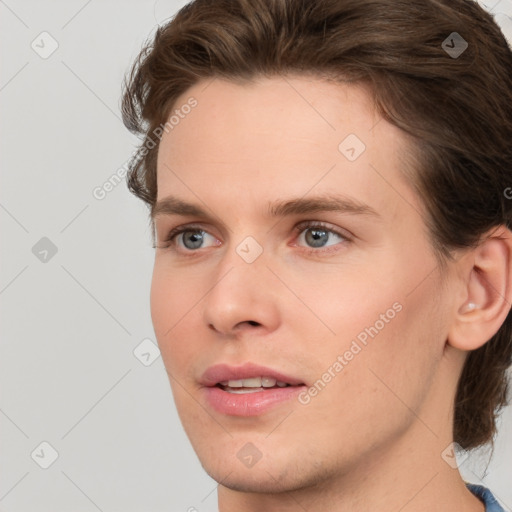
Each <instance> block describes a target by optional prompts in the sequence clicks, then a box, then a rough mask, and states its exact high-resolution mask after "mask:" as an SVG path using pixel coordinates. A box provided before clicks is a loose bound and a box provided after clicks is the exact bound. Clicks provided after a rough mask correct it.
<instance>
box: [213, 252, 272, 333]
mask: <svg viewBox="0 0 512 512" xmlns="http://www.w3.org/2000/svg"><path fill="white" fill-rule="evenodd" d="M272 278H273V279H272ZM203 308H204V309H203V315H204V321H205V323H206V325H207V326H208V328H209V329H212V330H214V331H215V332H217V333H218V334H222V335H224V336H228V337H233V336H239V335H241V334H242V333H244V332H254V333H258V334H267V333H270V332H272V331H275V330H276V329H277V328H278V326H279V323H280V313H279V304H278V295H277V284H276V279H275V277H274V276H273V274H272V272H270V270H269V269H268V268H267V265H266V258H264V257H263V255H262V256H260V257H259V258H258V259H257V260H256V261H253V262H252V263H247V262H246V261H244V260H243V259H242V258H241V257H240V256H239V255H238V254H237V253H236V252H235V251H234V250H232V251H230V254H229V255H227V256H226V257H225V258H224V260H223V262H222V265H219V267H217V273H216V276H215V281H214V283H213V284H212V288H211V291H210V292H209V293H208V294H207V295H206V297H205V300H204V301H203Z"/></svg>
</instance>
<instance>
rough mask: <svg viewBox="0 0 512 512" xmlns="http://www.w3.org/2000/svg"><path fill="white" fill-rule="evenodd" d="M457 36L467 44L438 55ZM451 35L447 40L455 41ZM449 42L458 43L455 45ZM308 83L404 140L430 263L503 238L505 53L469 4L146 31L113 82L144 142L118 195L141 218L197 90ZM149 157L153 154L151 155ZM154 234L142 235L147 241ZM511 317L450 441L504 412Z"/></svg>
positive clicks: (476, 375) (344, 5) (201, 10)
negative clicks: (346, 97) (159, 165)
mask: <svg viewBox="0 0 512 512" xmlns="http://www.w3.org/2000/svg"><path fill="white" fill-rule="evenodd" d="M454 32H456V33H457V34H459V35H460V36H462V38H463V39H464V40H465V41H466V42H467V43H468V47H467V49H466V50H465V51H464V52H463V53H462V54H460V55H458V56H454V55H449V54H448V52H447V51H446V50H445V49H446V43H444V44H443V42H444V41H445V40H446V41H447V43H448V46H449V47H453V46H454V44H455V43H454V42H453V40H451V39H450V37H452V38H453V37H454V36H453V33H454ZM455 37H457V36H455ZM457 44H459V43H457ZM286 74H294V75H305V74H307V75H313V76H316V77H319V78H327V79H329V80H338V81H340V82H347V81H348V82H353V83H361V84H366V85H369V86H370V90H371V92H372V95H373V98H374V101H375V105H376V108H377V111H378V112H379V113H380V115H382V116H383V118H384V119H386V120H387V121H388V122H390V123H392V124H394V125H395V126H397V127H399V128H400V129H402V130H403V131H404V132H405V133H406V134H408V136H409V137H410V138H411V140H412V141H413V142H412V150H413V151H414V155H415V162H416V165H415V166H414V172H413V174H412V175H411V176H409V178H410V182H411V184H412V186H413V187H414V188H415V189H416V191H417V193H418V194H419V196H420V197H421V198H423V203H424V206H425V211H426V212H427V214H426V216H425V222H426V224H427V226H428V228H429V231H430V233H431V239H432V246H433V248H434V249H435V253H436V255H439V256H441V258H440V263H441V264H442V262H443V261H446V260H447V259H449V258H451V257H452V252H453V250H454V249H458V248H467V247H474V246H476V245H477V244H478V243H479V242H480V241H481V238H482V235H484V234H485V233H486V232H488V230H490V229H491V228H493V227H497V226H499V225H502V224H505V225H506V226H507V227H510V226H511V215H512V213H511V203H512V201H511V200H509V199H507V197H506V195H507V194H505V193H504V191H505V190H506V189H507V187H509V186H512V175H511V171H512V52H511V50H510V48H509V46H508V45H507V42H506V40H505V38H504V36H503V34H502V33H501V31H500V29H499V27H498V26H497V25H496V23H495V22H494V20H493V18H492V16H491V15H490V14H488V13H487V12H486V11H484V10H483V9H482V8H481V7H480V6H479V5H478V4H477V3H476V2H474V1H472V0H195V1H193V2H191V3H189V4H187V5H186V6H185V7H183V8H182V9H181V10H180V11H179V12H178V13H177V14H176V15H175V16H174V17H173V18H171V20H170V21H169V22H167V23H166V24H165V25H163V26H160V27H158V29H157V30H156V33H155V35H154V38H153V40H152V41H149V42H148V43H146V45H145V46H144V48H143V49H142V51H141V52H140V54H139V55H138V57H137V59H136V61H135V63H134V64H133V67H132V69H131V72H130V73H129V74H128V75H127V76H126V77H125V82H124V84H123V86H124V91H123V102H122V111H123V120H124V123H125V125H126V127H127V128H128V129H129V130H131V131H132V132H134V133H137V134H138V135H140V136H141V137H142V139H143V140H142V143H141V145H140V147H139V150H138V152H137V153H136V154H135V155H134V156H133V158H132V160H131V161H130V164H129V172H128V176H127V182H128V187H129V189H130V191H131V192H132V193H134V194H135V195H136V196H138V197H139V198H141V199H142V200H143V201H145V203H146V204H147V205H148V206H149V208H150V209H151V211H152V209H153V207H154V205H155V202H156V198H157V181H156V158H157V152H158V141H159V137H156V139H157V140H156V142H155V135H156V134H158V135H159V134H161V132H162V130H161V128H160V129H159V127H161V126H162V125H163V124H164V123H165V122H166V120H167V119H168V117H169V115H170V113H171V110H172V109H173V108H174V106H175V102H176V100H177V98H178V97H179V96H180V95H182V94H183V93H184V92H185V91H186V90H187V89H188V88H189V87H191V86H192V85H194V84H195V83H197V82H198V81H199V80H202V79H207V78H210V77H211V78H215V77H220V78H225V79H228V80H232V81H236V82H241V83H244V82H245V81H250V80H251V79H254V78H255V77H258V76H269V77H271V76H279V75H286ZM150 143H151V145H150V146H149V147H152V146H155V145H156V147H155V148H154V149H152V150H150V151H148V150H147V148H148V144H150ZM153 236H154V234H153ZM511 359H512V316H511V314H509V315H508V316H507V318H506V320H505V322H504V323H503V325H502V326H501V328H500V330H499V331H498V332H497V334H496V335H495V336H493V337H492V338H491V340H489V341H488V343H486V344H485V345H484V346H482V347H481V348H479V349H477V350H474V351H472V352H470V353H469V355H468V357H467V360H466V362H465V365H464V368H463V371H462V374H461V377H460V380H459V384H458V389H457V393H456V397H455V404H454V407H455V419H454V426H453V435H454V441H455V442H457V443H459V444H460V445H461V446H462V447H463V448H466V449H470V448H475V447H477V446H479V445H483V444H486V443H488V442H491V443H492V441H493V439H494V436H495V434H496V418H497V415H498V414H499V412H500V410H501V409H502V407H503V406H505V405H507V391H508V381H507V375H506V371H507V368H508V367H509V366H510V365H511Z"/></svg>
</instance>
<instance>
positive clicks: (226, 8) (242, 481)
mask: <svg viewBox="0 0 512 512" xmlns="http://www.w3.org/2000/svg"><path fill="white" fill-rule="evenodd" d="M511 70H512V53H511V51H510V48H509V47H508V46H507V43H506V41H505V39H504V37H503V35H502V34H501V32H500V30H499V28H498V27H497V26H496V25H495V23H494V22H493V20H492V18H491V17H490V15H488V14H487V13H485V12H484V11H483V10H482V9H481V8H480V7H479V6H478V5H477V4H476V3H474V2H472V1H469V0H456V1H453V0H452V1H448V0H445V1H438V0H428V1H425V0H421V1H420V0H413V1H411V0H407V1H405V0H404V1H401V0H316V1H315V2H303V1H301V0H258V1H254V0H236V1H235V0H229V1H228V0H212V1H196V2H193V3H191V4H189V5H187V6H186V7H184V8H183V9H182V10H181V11H180V12H179V13H178V14H177V15H176V17H175V18H174V19H173V20H171V22H170V23H169V24H167V25H166V26H164V27H160V28H159V30H158V31H157V34H156V36H155V39H154V41H153V43H152V44H151V45H149V46H148V47H147V48H146V49H145V50H144V51H143V52H141V54H140V56H139V59H138V60H137V62H136V64H135V66H134V68H133V70H132V73H131V75H130V76H129V78H128V81H127V83H126V84H125V85H126V90H125V93H124V103H123V107H124V108H123V112H124V119H125V123H126V125H127V127H129V128H130V129H131V130H133V131H136V132H138V133H140V134H142V135H143V136H144V140H143V143H142V144H141V147H140V150H139V152H138V154H137V155H136V157H135V158H134V159H133V162H132V167H131V171H130V175H129V186H130V189H131V190H132V192H134V193H135V194H137V196H139V197H140V198H141V199H143V200H144V201H145V202H146V203H147V204H148V206H149V207H150V213H151V221H152V226H153V228H154V241H155V247H156V254H155V266H154V274H153V282H152V289H151V312H152V320H153V325H154V328H155V333H156V337H157V340H158V343H159V346H160V349H161V352H162V357H163V360H164V363H165V367H166V370H167V372H168V374H169V379H170V384H171V387H172V390H173V395H174V398H175V402H176V406H177V409H178V412H179V415H180V418H181V420H182V423H183V427H184V429H185V431H186V432H187V435H188V437H189V439H190V441H191V443H192V445H193V447H194V449H195V451H196V453H197V455H198V457H199V459H200V461H201V464H202V466H203V467H204V469H205V470H206V471H207V473H208V474H209V475H210V476H211V477H212V478H214V479H215V480H216V481H218V482H219V487H218V503H219V510H220V512H239V511H280V512H282V511H296V510H305V511H309V512H316V511H325V510H329V511H342V510H343V511H350V512H362V511H368V510H379V512H391V511H393V512H396V511H399V510H404V511H415V512H426V511H429V512H432V511H439V512H448V511H465V512H482V511H484V510H486V511H488V512H497V511H501V510H503V509H502V508H501V507H500V506H499V505H498V503H497V502H496V500H495V499H494V497H493V496H492V494H491V492H490V491H489V490H488V489H485V488H483V487H478V486H473V485H471V484H466V482H464V481H463V480H462V478H461V476H460V473H459V472H458V470H457V465H456V460H455V452H454V447H459V446H460V447H462V448H464V449H471V448H475V447H477V446H480V445H482V444H485V443H488V442H492V439H493V436H494V434H495V430H496V427H495V418H496V414H497V413H498V412H499V410H500V408H501V407H503V406H504V405H505V404H506V403H507V402H506V392H507V380H506V374H505V372H506V370H507V368H508V367H509V366H510V363H511V353H512V326H511V324H512V320H511V317H510V315H509V311H510V304H511V300H512V233H511V231H510V230H509V227H510V225H511V224H510V220H511V215H512V211H511V201H510V200H509V198H508V197H507V187H508V186H510V183H511V182H512V176H511V171H512V147H511V144H510V141H511V140H512V75H511Z"/></svg>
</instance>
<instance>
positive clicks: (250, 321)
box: [247, 320, 260, 325]
mask: <svg viewBox="0 0 512 512" xmlns="http://www.w3.org/2000/svg"><path fill="white" fill-rule="evenodd" d="M247 323H248V324H251V325H260V324H259V323H258V322H255V321H254V320H248V321H247Z"/></svg>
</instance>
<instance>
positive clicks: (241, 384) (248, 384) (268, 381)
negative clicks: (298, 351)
mask: <svg viewBox="0 0 512 512" xmlns="http://www.w3.org/2000/svg"><path fill="white" fill-rule="evenodd" d="M219 384H220V385H221V386H224V387H230V388H261V387H264V388H272V387H274V386H275V385H277V386H279V387H280V388H284V387H285V386H288V385H289V384H287V383H286V382H281V381H279V380H276V379H274V378H272V377H251V378H249V379H238V380H225V381H222V382H220V383H219Z"/></svg>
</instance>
